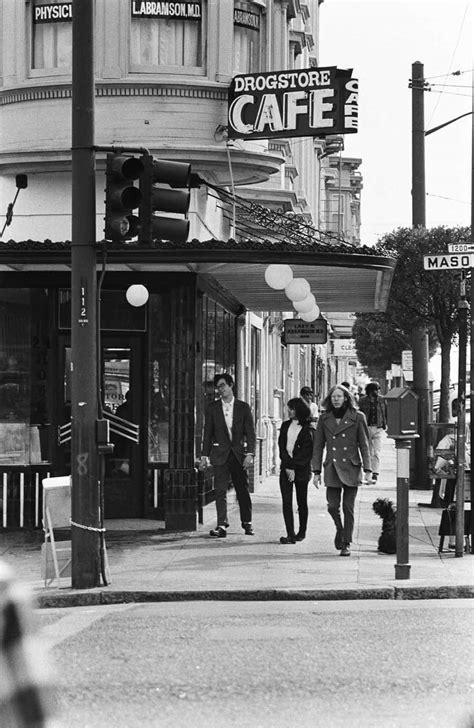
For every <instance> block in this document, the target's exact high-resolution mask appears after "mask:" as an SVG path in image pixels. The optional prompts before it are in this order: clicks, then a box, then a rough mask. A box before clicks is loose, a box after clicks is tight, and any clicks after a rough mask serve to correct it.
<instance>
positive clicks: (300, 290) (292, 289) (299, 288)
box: [285, 278, 311, 301]
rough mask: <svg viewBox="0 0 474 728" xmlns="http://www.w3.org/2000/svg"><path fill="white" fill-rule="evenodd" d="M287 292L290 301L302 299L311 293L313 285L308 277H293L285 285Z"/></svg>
mask: <svg viewBox="0 0 474 728" xmlns="http://www.w3.org/2000/svg"><path fill="white" fill-rule="evenodd" d="M285 293H286V295H287V296H288V298H289V299H290V301H302V300H303V299H305V298H306V297H307V296H309V294H310V293H311V287H310V285H309V283H308V281H307V280H306V278H293V280H292V281H291V282H290V283H288V285H287V286H286V287H285Z"/></svg>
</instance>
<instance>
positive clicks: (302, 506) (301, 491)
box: [280, 468, 311, 538]
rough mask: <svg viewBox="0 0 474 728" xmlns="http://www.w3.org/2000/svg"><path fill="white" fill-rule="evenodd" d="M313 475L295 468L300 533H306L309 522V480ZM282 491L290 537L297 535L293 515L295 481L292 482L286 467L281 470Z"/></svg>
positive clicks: (284, 516)
mask: <svg viewBox="0 0 474 728" xmlns="http://www.w3.org/2000/svg"><path fill="white" fill-rule="evenodd" d="M310 477H311V473H310V472H309V471H304V472H301V471H300V472H298V470H295V482H294V486H295V491H296V503H297V505H298V518H299V526H300V528H299V533H300V534H301V535H302V536H304V535H305V534H306V526H307V524H308V481H309V479H310ZM280 491H281V500H282V506H283V519H284V521H285V527H286V533H287V536H288V538H294V536H295V523H294V517H293V483H290V481H289V480H288V477H287V475H286V471H285V469H284V468H282V469H281V470H280Z"/></svg>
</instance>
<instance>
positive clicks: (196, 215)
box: [0, 0, 358, 515]
mask: <svg viewBox="0 0 474 728" xmlns="http://www.w3.org/2000/svg"><path fill="white" fill-rule="evenodd" d="M41 2H43V0H41ZM39 4H41V3H40V2H39V1H38V2H37V1H36V0H31V1H30V2H25V0H0V48H1V51H0V137H1V138H2V148H1V150H0V198H1V204H2V206H3V209H6V205H7V203H8V202H9V201H10V200H11V199H13V196H14V193H15V175H16V174H18V173H26V174H28V178H29V184H28V188H27V189H26V190H22V192H21V194H20V195H19V197H18V200H17V202H16V205H15V214H14V218H13V222H12V225H11V226H10V227H9V228H8V229H7V231H6V234H5V238H6V239H9V238H11V239H14V240H17V241H21V240H28V239H32V240H44V239H49V240H53V241H62V240H67V239H70V237H71V219H70V211H71V117H72V113H71V50H72V43H71V38H72V35H71V23H69V22H63V23H49V24H48V23H46V24H36V23H34V21H33V15H32V13H33V11H34V8H35V6H36V5H39ZM319 6H320V2H317V1H316V0H313V1H312V2H310V3H300V2H299V1H297V0H256V1H255V2H235V3H234V2H232V0H207V1H206V0H203V3H202V7H203V19H202V23H201V29H202V44H201V42H200V41H199V39H197V35H196V32H195V30H194V29H193V28H192V27H191V23H190V22H189V21H188V22H186V23H184V21H182V24H181V25H179V23H178V24H176V22H174V23H172V24H171V25H170V26H169V27H167V29H166V31H167V34H166V35H165V36H163V38H162V40H161V41H160V43H157V38H158V36H157V35H156V34H157V33H158V31H159V28H158V27H157V25H156V22H155V21H146V20H141V21H140V27H138V26H137V24H136V23H134V22H132V20H131V17H130V7H131V4H130V2H129V1H128V0H96V2H95V39H94V40H95V43H94V45H95V82H96V88H95V143H96V144H97V145H106V146H110V145H114V146H116V147H123V146H125V147H126V146H133V147H145V148H147V149H149V150H150V152H151V153H152V154H153V155H154V156H155V157H163V158H169V159H176V160H178V161H187V162H190V163H191V164H192V168H193V171H194V172H197V173H198V174H200V175H201V176H202V177H203V178H204V179H206V181H208V182H210V183H212V184H214V185H220V186H223V187H226V188H227V189H231V188H233V189H234V191H235V193H236V194H240V195H242V196H245V195H249V196H251V197H252V198H254V199H258V201H259V202H260V203H261V204H262V205H266V206H268V207H270V208H271V209H278V210H280V211H284V212H285V213H292V214H296V215H299V216H301V218H302V219H303V220H304V221H306V222H307V223H309V224H311V223H314V225H315V226H316V227H319V226H320V224H319V223H320V221H321V219H322V215H321V213H320V209H319V208H320V205H321V201H322V200H323V201H327V199H328V198H327V195H326V187H325V185H324V179H325V177H324V175H326V174H329V173H331V174H332V175H333V177H334V167H333V165H332V163H329V164H327V165H325V169H324V175H323V174H321V160H320V154H321V151H323V150H324V149H325V142H324V140H314V139H310V138H300V139H297V140H290V141H288V140H273V141H267V140H261V141H258V142H244V141H241V140H239V141H236V142H232V143H230V142H229V143H228V142H227V136H226V125H227V91H228V86H229V83H230V81H231V79H232V77H233V75H235V74H236V73H238V72H255V71H269V70H283V69H289V68H295V69H297V68H308V67H310V66H315V65H317V63H318V60H319V59H318V33H319V20H318V19H319ZM234 9H236V10H244V11H248V12H251V13H253V15H254V16H256V17H257V16H258V18H259V27H260V30H259V31H258V32H257V31H254V30H251V29H249V28H243V27H242V26H241V25H236V24H235V23H234ZM147 23H148V24H147ZM173 33H176V34H177V35H176V39H175V36H174V35H172V34H173ZM183 33H188V35H187V36H186V38H185V39H184V40H182V38H183ZM150 38H155V40H154V41H153V42H152V41H150ZM160 46H163V47H164V48H165V52H166V54H167V60H166V62H165V60H163V59H162V60H161V61H160V63H158V62H157V60H156V57H155V55H154V54H155V52H156V51H157V48H159V47H160ZM177 48H178V49H181V50H182V51H183V55H182V58H181V59H177V58H176V56H172V54H173V53H174V52H175V51H176V49H177ZM193 48H196V49H200V51H199V50H196V53H195V58H194V60H192V54H193V52H194V51H193ZM32 59H36V61H34V62H32ZM170 59H171V60H170ZM183 59H184V60H183ZM327 161H328V160H327V159H326V160H325V162H326V163H327ZM96 170H97V174H96V205H97V211H96V235H97V239H98V240H101V239H102V238H103V217H104V188H105V153H104V152H100V151H99V152H97V154H96ZM355 170H356V168H354V169H353V170H352V171H351V170H349V169H346V166H344V195H345V196H347V204H346V205H345V208H344V209H345V210H346V209H349V208H350V207H351V205H353V207H352V208H351V209H352V217H351V218H350V219H349V218H347V220H346V218H345V222H344V231H345V234H347V235H349V237H350V238H351V240H353V239H355V237H356V236H357V220H358V209H357V207H356V206H355V205H354V195H353V191H354V190H353V187H351V184H352V183H351V179H353V178H354V175H355ZM351 175H352V177H351ZM220 208H221V204H220V202H219V200H216V198H215V195H212V194H210V192H209V190H208V188H206V187H205V186H204V187H201V188H200V189H194V190H193V191H192V200H191V206H190V212H189V219H190V223H191V228H190V237H192V238H197V239H200V240H206V239H208V238H216V239H227V238H229V237H236V239H237V240H238V239H239V236H240V235H241V233H240V232H239V231H238V230H233V229H232V227H231V223H230V221H229V220H228V219H226V217H225V216H224V214H223V211H222V209H220ZM326 209H327V208H326ZM323 217H324V215H323ZM329 224H330V221H329V220H326V219H324V225H326V226H327V225H329ZM326 229H330V228H329V227H326ZM258 232H259V234H260V235H262V236H264V237H267V238H271V232H268V231H265V230H263V231H262V230H259V231H258ZM247 234H248V233H247ZM282 320H283V317H282V312H257V313H252V314H247V315H246V316H244V317H242V319H241V325H240V326H239V327H238V336H237V355H236V372H237V377H238V381H237V385H238V392H239V396H240V397H242V398H244V399H247V400H248V401H250V402H253V403H254V406H255V408H256V409H257V432H258V433H259V441H260V450H259V454H258V458H257V466H256V473H255V480H256V481H257V482H258V479H259V478H260V479H261V478H263V477H265V476H266V475H268V474H269V473H271V472H275V470H276V468H277V467H278V453H277V449H276V436H277V431H278V427H279V424H280V423H281V420H282V419H283V418H285V417H286V407H285V404H286V401H287V400H288V399H289V398H290V397H292V396H295V395H297V394H298V393H299V390H300V388H301V386H303V385H305V384H310V385H311V386H313V387H314V388H315V392H316V395H317V398H318V399H321V398H322V396H323V393H324V390H325V389H326V388H327V386H328V384H329V382H330V380H331V377H330V372H331V369H330V367H329V365H328V364H327V347H325V346H324V345H322V346H304V347H298V346H289V347H286V348H285V347H284V346H282V343H281V333H282ZM178 375H179V372H176V376H178ZM180 386H181V384H180ZM189 392H190V395H189V396H191V392H193V395H192V396H194V397H195V396H197V395H198V392H197V388H196V389H194V386H193V387H191V389H190V390H189ZM256 398H258V402H257V401H256ZM257 405H258V407H257ZM190 416H191V415H190ZM197 449H198V443H197V442H196V445H195V454H196V455H197V454H198V452H197ZM190 456H191V457H190ZM186 458H187V459H186ZM186 458H185V460H184V461H183V462H184V465H180V464H179V463H178V460H176V463H175V465H176V468H177V469H179V468H181V469H184V470H187V474H186V475H182V479H181V480H179V478H178V481H179V482H178V481H176V483H175V486H176V487H177V488H180V489H181V490H182V492H183V493H186V491H187V489H188V488H189V482H188V480H187V478H189V477H191V476H190V475H189V472H190V471H189V469H192V467H193V463H192V462H191V460H192V449H188V450H187V455H186ZM180 462H181V461H180ZM173 477H174V476H171V475H169V476H167V481H166V482H167V483H168V484H171V485H169V487H170V488H173V487H175V486H174V485H173V483H174V481H173ZM180 477H181V476H180ZM183 497H184V498H185V496H183ZM170 500H172V498H171V496H170ZM188 515H189V514H188Z"/></svg>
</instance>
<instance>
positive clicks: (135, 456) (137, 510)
mask: <svg viewBox="0 0 474 728" xmlns="http://www.w3.org/2000/svg"><path fill="white" fill-rule="evenodd" d="M101 338H102V342H101V367H100V372H101V382H100V386H101V392H102V403H103V408H104V412H105V413H107V412H110V413H111V414H112V415H116V416H117V417H120V418H122V419H124V420H127V421H129V422H131V423H133V424H134V425H138V426H139V442H138V443H136V442H134V441H133V439H129V437H127V436H124V435H122V434H118V433H117V432H116V431H114V430H115V429H116V428H114V427H113V426H112V427H111V436H110V439H111V442H112V443H113V445H114V451H113V453H111V454H108V455H106V456H105V483H104V517H105V518H106V519H113V518H142V517H143V512H144V462H145V454H146V451H145V448H146V437H145V436H144V432H145V428H144V418H143V413H144V405H143V397H144V378H143V370H144V362H143V341H142V338H141V337H140V336H136V335H135V336H134V335H126V336H120V335H113V334H108V333H107V334H104V333H103V334H102V337H101ZM61 350H62V359H63V372H64V395H63V402H64V411H65V417H66V418H70V413H71V389H70V374H69V372H70V361H71V346H70V341H69V340H68V341H63V342H62V345H61ZM65 421H66V420H65ZM119 429H120V428H119ZM66 447H67V449H68V452H63V457H64V458H65V460H66V461H68V462H69V468H70V457H71V454H70V443H68V445H67V446H64V447H63V450H66ZM64 465H65V466H66V467H67V463H66V462H65V463H64Z"/></svg>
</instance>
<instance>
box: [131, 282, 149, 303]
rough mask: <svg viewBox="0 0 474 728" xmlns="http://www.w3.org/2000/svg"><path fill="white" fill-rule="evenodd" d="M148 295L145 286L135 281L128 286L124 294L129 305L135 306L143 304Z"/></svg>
mask: <svg viewBox="0 0 474 728" xmlns="http://www.w3.org/2000/svg"><path fill="white" fill-rule="evenodd" d="M148 296H149V293H148V289H147V288H146V287H145V286H142V284H141V283H135V284H134V285H133V286H129V287H128V288H127V292H126V294H125V297H126V299H127V301H128V302H129V304H130V306H135V307H137V308H138V307H139V306H144V305H145V303H146V302H147V301H148Z"/></svg>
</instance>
